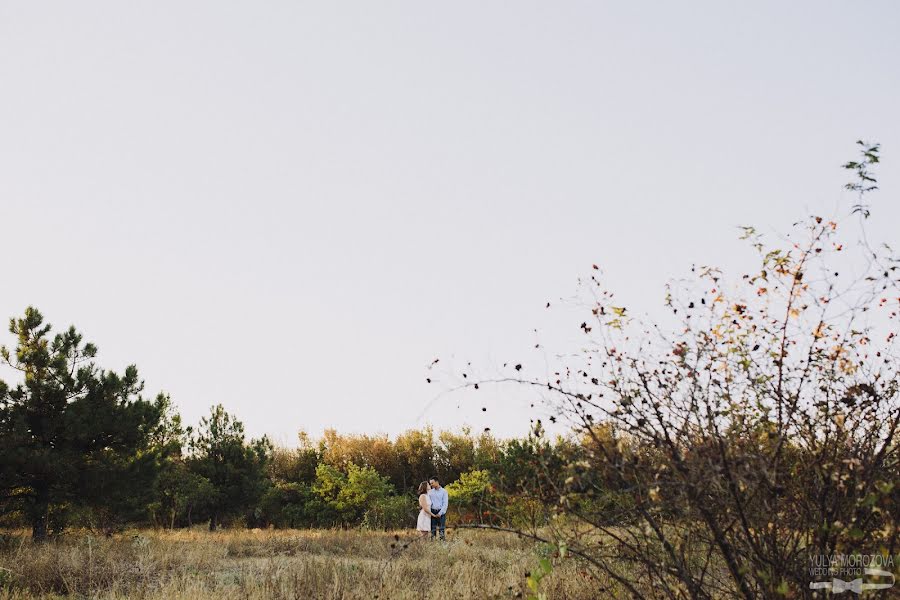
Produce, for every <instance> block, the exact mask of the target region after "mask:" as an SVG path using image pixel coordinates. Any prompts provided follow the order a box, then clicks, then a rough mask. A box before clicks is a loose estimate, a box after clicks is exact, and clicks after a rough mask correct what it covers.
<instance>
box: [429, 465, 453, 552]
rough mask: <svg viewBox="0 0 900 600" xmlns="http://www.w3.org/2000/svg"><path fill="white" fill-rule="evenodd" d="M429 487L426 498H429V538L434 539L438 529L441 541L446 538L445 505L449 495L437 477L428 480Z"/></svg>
mask: <svg viewBox="0 0 900 600" xmlns="http://www.w3.org/2000/svg"><path fill="white" fill-rule="evenodd" d="M428 483H429V485H431V489H430V490H428V499H429V500H431V539H434V538H435V537H436V536H437V534H438V531H440V535H441V541H444V540H446V539H447V538H446V536H445V533H444V531H445V527H446V524H447V506H448V505H449V504H450V497H449V496H448V495H447V490H445V489H444V488H442V487H441V482H440V481H438V478H437V477H432V478H431V479H429V480H428Z"/></svg>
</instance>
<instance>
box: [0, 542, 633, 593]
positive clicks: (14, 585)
mask: <svg viewBox="0 0 900 600" xmlns="http://www.w3.org/2000/svg"><path fill="white" fill-rule="evenodd" d="M27 533H28V532H26V531H24V530H23V531H15V532H7V533H6V534H3V537H2V545H0V568H2V570H0V600H13V599H16V600H27V599H32V598H61V597H68V598H97V599H114V598H115V599H118V598H135V599H141V600H164V599H165V600H182V599H184V600H187V599H191V600H205V599H213V598H215V599H216V600H226V599H232V598H233V599H239V598H240V599H245V600H256V599H260V600H262V599H264V598H265V599H276V600H277V599H292V600H293V599H307V598H334V599H338V598H348V599H352V598H360V599H362V598H365V599H371V598H390V599H396V600H403V599H418V598H517V597H518V598H527V597H529V590H528V587H527V585H526V577H525V574H526V572H527V571H529V570H530V569H532V568H534V567H535V566H536V565H537V563H538V561H539V560H540V558H541V557H542V556H543V555H544V554H546V552H547V551H546V549H545V548H543V547H542V546H541V545H540V544H535V543H534V542H530V541H525V540H521V539H518V538H517V537H516V536H514V535H510V534H504V533H493V532H480V531H465V530H459V531H451V532H448V541H447V542H446V543H443V544H442V543H440V542H435V543H432V542H430V541H421V540H418V539H417V537H416V536H414V535H413V533H412V532H409V531H400V532H376V531H362V530H336V529H335V530H248V529H235V530H224V531H218V532H213V533H210V532H208V531H205V530H203V529H202V528H194V529H189V530H175V531H164V530H159V531H157V530H132V531H128V532H125V533H121V534H117V535H114V536H113V537H110V538H106V537H103V536H99V537H98V536H96V535H92V534H90V533H88V532H85V531H72V532H69V533H67V534H66V535H65V537H63V538H62V539H59V540H55V541H51V542H48V543H45V544H33V543H32V542H31V540H30V539H29V536H28V535H27ZM395 536H399V541H398V540H397V539H396V538H395ZM392 544H393V545H394V546H393V547H392ZM404 546H405V547H404ZM540 591H541V592H543V593H545V594H546V596H547V597H548V598H561V599H563V598H565V599H572V600H578V599H587V598H597V597H603V596H609V597H614V596H615V595H616V594H615V591H614V590H607V591H605V592H601V591H599V589H598V585H597V582H596V581H592V580H589V579H588V578H587V577H586V576H585V575H584V574H582V573H580V572H579V570H578V567H577V565H576V564H575V563H574V562H571V561H565V562H563V563H561V564H559V565H558V566H557V567H556V568H555V569H554V571H553V572H552V573H551V574H550V575H548V576H547V577H545V578H544V579H543V580H542V581H541V584H540Z"/></svg>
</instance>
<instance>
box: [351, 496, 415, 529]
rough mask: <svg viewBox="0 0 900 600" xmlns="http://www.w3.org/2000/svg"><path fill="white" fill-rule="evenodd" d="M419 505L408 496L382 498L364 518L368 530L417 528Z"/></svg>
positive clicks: (363, 524)
mask: <svg viewBox="0 0 900 600" xmlns="http://www.w3.org/2000/svg"><path fill="white" fill-rule="evenodd" d="M417 513H418V505H417V504H416V502H415V500H414V499H412V498H409V497H407V496H389V497H387V498H381V499H379V500H378V501H376V502H375V504H373V505H372V507H371V508H369V509H368V510H367V511H366V513H365V515H364V516H363V521H362V526H363V527H364V528H366V529H410V528H411V527H414V526H415V523H416V515H417Z"/></svg>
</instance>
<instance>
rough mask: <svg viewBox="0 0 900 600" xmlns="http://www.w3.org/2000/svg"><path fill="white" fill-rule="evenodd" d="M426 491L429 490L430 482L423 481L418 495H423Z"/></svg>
mask: <svg viewBox="0 0 900 600" xmlns="http://www.w3.org/2000/svg"><path fill="white" fill-rule="evenodd" d="M426 492H428V482H427V481H423V482H422V483H420V484H419V491H418V492H416V495H417V496H421V495H422V494H424V493H426Z"/></svg>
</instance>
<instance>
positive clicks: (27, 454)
mask: <svg viewBox="0 0 900 600" xmlns="http://www.w3.org/2000/svg"><path fill="white" fill-rule="evenodd" d="M9 330H10V332H11V333H12V334H13V335H15V336H16V339H17V344H16V348H15V351H14V352H11V351H10V350H9V349H7V348H6V347H5V346H4V347H0V356H2V358H3V360H4V361H5V362H6V363H7V364H8V365H9V366H11V367H12V368H13V369H15V370H17V371H18V372H20V373H21V374H22V378H23V381H22V382H20V383H19V384H17V385H16V386H15V387H12V388H11V387H9V386H8V385H7V384H5V383H2V382H0V508H2V510H4V511H11V510H19V511H21V512H22V514H23V515H24V517H25V518H26V519H27V521H28V522H29V524H30V525H31V529H32V537H33V539H34V540H36V541H42V540H44V539H46V538H47V535H48V531H49V530H51V529H52V530H61V529H62V527H63V526H64V525H65V514H66V510H67V509H69V508H72V507H76V508H77V507H84V506H89V507H90V506H93V507H97V506H103V507H104V508H105V509H107V510H108V511H117V510H124V509H125V508H126V506H125V505H127V504H129V503H130V501H131V500H132V499H133V498H134V494H135V493H136V490H137V488H138V487H139V486H142V485H143V486H146V485H147V484H148V482H152V478H153V476H154V471H153V469H154V466H155V463H154V461H153V460H149V459H148V458H147V456H146V451H147V449H148V446H149V443H150V437H151V433H152V432H153V431H154V428H155V427H156V426H157V424H158V423H159V420H160V415H161V412H162V410H163V405H162V403H161V401H160V400H157V402H156V403H151V402H147V401H144V400H143V399H142V398H141V396H140V392H141V390H142V388H143V383H142V382H141V381H140V379H139V378H138V373H137V368H136V367H134V366H133V365H131V366H129V367H127V368H126V369H125V373H124V374H123V375H118V374H116V373H114V372H112V371H106V370H103V369H100V368H99V367H97V365H96V364H95V362H94V358H95V357H96V354H97V348H96V347H95V346H94V345H93V344H90V343H86V342H84V341H83V339H82V336H81V334H80V333H78V332H77V331H76V330H75V328H74V327H70V328H69V329H68V330H66V331H64V332H62V333H58V334H56V335H55V336H53V337H52V338H51V334H50V332H51V326H50V325H49V324H45V323H44V318H43V316H42V315H41V313H40V312H38V310H37V309H35V308H33V307H28V308H27V309H26V310H25V315H24V316H23V317H22V318H18V319H11V320H10V328H9ZM134 508H136V507H135V506H133V505H132V506H130V509H134ZM107 516H109V513H107Z"/></svg>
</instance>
